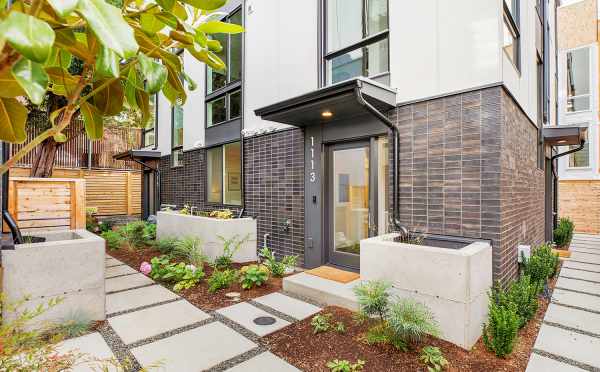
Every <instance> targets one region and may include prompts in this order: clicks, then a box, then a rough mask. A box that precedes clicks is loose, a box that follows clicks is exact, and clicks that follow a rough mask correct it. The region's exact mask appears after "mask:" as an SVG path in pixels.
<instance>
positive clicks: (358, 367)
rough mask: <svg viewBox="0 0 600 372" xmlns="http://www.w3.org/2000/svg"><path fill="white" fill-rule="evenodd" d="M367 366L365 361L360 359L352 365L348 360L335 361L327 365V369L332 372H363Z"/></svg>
mask: <svg viewBox="0 0 600 372" xmlns="http://www.w3.org/2000/svg"><path fill="white" fill-rule="evenodd" d="M364 366H365V361H363V360H360V359H358V360H357V361H356V363H352V362H350V361H348V360H345V359H344V360H339V359H334V360H332V361H331V362H328V363H327V368H329V370H330V371H331V372H356V371H362V369H363V368H364Z"/></svg>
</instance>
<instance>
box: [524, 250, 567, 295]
mask: <svg viewBox="0 0 600 372" xmlns="http://www.w3.org/2000/svg"><path fill="white" fill-rule="evenodd" d="M559 262H560V259H559V258H558V254H555V253H553V252H552V247H551V246H550V245H549V244H542V245H540V246H539V247H537V248H535V249H533V251H532V252H531V257H530V258H529V259H527V258H525V257H523V275H527V276H529V278H530V280H531V283H539V284H540V286H541V288H543V286H544V284H545V283H546V281H547V280H548V279H549V278H551V277H553V276H554V275H556V271H557V270H558V263H559Z"/></svg>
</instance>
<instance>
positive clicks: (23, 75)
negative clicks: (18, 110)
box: [12, 58, 48, 105]
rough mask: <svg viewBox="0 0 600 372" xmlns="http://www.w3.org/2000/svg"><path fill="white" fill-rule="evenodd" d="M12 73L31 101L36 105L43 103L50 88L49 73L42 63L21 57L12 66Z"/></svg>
mask: <svg viewBox="0 0 600 372" xmlns="http://www.w3.org/2000/svg"><path fill="white" fill-rule="evenodd" d="M12 74H13V76H14V77H15V80H17V82H18V83H19V85H21V87H22V88H23V90H25V93H27V97H29V99H30V100H31V102H33V103H34V104H35V105H39V104H40V103H42V101H43V100H44V95H45V94H46V89H48V74H46V71H44V67H43V66H42V65H41V64H39V63H35V62H33V61H30V60H28V59H23V58H21V60H19V62H17V63H15V65H14V66H13V67H12Z"/></svg>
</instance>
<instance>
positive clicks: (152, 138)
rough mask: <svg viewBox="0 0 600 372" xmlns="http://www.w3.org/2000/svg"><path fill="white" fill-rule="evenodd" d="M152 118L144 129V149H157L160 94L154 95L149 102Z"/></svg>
mask: <svg viewBox="0 0 600 372" xmlns="http://www.w3.org/2000/svg"><path fill="white" fill-rule="evenodd" d="M149 103H150V110H149V111H150V118H149V119H148V123H147V124H146V127H145V128H144V129H142V147H149V146H152V147H153V148H156V145H157V142H156V130H157V129H156V128H157V127H158V94H153V95H152V96H151V97H150V100H149Z"/></svg>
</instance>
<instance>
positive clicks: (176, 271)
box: [150, 256, 204, 292]
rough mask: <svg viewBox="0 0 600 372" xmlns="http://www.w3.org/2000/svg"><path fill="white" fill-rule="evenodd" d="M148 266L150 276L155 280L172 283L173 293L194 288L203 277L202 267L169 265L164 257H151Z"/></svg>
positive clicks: (181, 263)
mask: <svg viewBox="0 0 600 372" xmlns="http://www.w3.org/2000/svg"><path fill="white" fill-rule="evenodd" d="M150 265H151V266H152V271H150V276H151V277H152V278H153V279H155V280H160V281H163V282H167V283H174V286H173V290H174V291H175V292H179V291H181V290H184V289H188V288H191V287H193V286H195V285H196V284H198V283H199V282H200V280H201V279H202V278H203V277H204V271H203V270H202V267H195V266H194V265H186V264H185V263H184V262H179V263H170V262H169V259H168V258H167V257H165V256H160V257H153V258H152V260H151V261H150Z"/></svg>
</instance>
